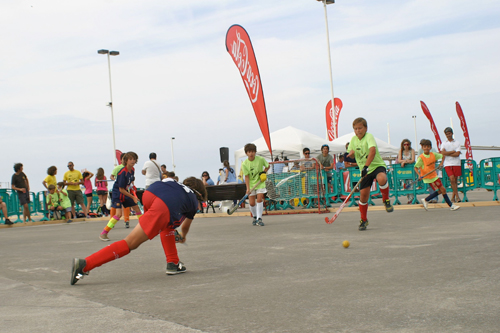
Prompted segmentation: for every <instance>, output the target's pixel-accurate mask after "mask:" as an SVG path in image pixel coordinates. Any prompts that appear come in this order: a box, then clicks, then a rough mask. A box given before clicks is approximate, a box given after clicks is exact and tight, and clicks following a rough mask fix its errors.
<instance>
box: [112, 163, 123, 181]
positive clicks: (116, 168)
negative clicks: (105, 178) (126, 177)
mask: <svg viewBox="0 0 500 333" xmlns="http://www.w3.org/2000/svg"><path fill="white" fill-rule="evenodd" d="M124 167H125V166H124V165H123V164H120V165H117V166H115V168H114V169H113V171H111V176H115V178H116V177H117V176H118V172H120V170H121V169H123V168H124Z"/></svg>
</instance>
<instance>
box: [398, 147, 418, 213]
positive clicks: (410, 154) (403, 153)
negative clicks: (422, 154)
mask: <svg viewBox="0 0 500 333" xmlns="http://www.w3.org/2000/svg"><path fill="white" fill-rule="evenodd" d="M398 163H400V164H401V166H402V167H404V166H405V165H406V164H411V163H415V150H414V149H413V148H412V147H411V142H410V140H408V139H404V140H403V141H402V142H401V149H399V153H398ZM410 183H411V179H407V180H405V184H407V185H410ZM411 189H413V186H411V185H410V186H409V187H408V190H411ZM407 197H408V204H411V203H412V201H413V194H408V195H407Z"/></svg>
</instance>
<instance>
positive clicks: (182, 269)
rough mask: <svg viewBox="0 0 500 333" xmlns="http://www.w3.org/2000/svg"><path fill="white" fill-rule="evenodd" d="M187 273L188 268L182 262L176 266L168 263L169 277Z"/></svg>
mask: <svg viewBox="0 0 500 333" xmlns="http://www.w3.org/2000/svg"><path fill="white" fill-rule="evenodd" d="M185 271H186V266H184V264H183V263H182V262H180V261H179V263H178V264H177V265H176V264H174V263H173V262H167V275H174V274H180V273H184V272H185Z"/></svg>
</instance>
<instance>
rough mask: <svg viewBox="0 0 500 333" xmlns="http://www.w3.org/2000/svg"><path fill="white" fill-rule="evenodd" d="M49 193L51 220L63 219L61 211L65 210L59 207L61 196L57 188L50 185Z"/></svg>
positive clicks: (48, 202)
mask: <svg viewBox="0 0 500 333" xmlns="http://www.w3.org/2000/svg"><path fill="white" fill-rule="evenodd" d="M48 190H49V193H48V194H47V208H48V209H49V211H50V220H51V221H53V220H54V219H56V220H60V219H61V215H60V214H61V211H62V210H63V208H62V207H61V205H59V195H58V194H57V192H56V187H55V186H54V185H52V184H51V185H49V188H48Z"/></svg>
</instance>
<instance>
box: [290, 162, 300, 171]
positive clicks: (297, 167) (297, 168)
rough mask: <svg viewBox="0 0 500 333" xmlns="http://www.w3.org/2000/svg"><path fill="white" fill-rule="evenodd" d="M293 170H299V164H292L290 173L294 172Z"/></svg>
mask: <svg viewBox="0 0 500 333" xmlns="http://www.w3.org/2000/svg"><path fill="white" fill-rule="evenodd" d="M295 170H300V164H299V162H293V166H292V169H291V171H295Z"/></svg>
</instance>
